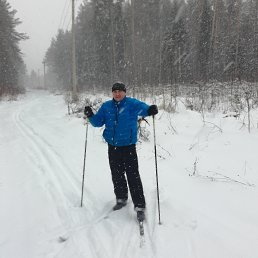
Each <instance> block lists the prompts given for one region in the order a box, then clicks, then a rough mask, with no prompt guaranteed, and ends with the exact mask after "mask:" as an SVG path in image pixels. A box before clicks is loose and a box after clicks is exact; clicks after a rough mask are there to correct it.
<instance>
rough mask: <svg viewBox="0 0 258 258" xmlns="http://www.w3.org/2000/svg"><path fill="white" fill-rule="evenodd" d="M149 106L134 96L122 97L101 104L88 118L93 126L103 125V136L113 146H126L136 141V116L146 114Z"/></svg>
mask: <svg viewBox="0 0 258 258" xmlns="http://www.w3.org/2000/svg"><path fill="white" fill-rule="evenodd" d="M148 109H149V106H148V105H147V104H145V103H144V102H141V101H139V100H137V99H134V98H129V97H124V98H123V99H122V100H121V101H120V102H117V101H115V100H114V99H112V100H109V101H106V102H104V103H103V104H102V106H101V107H100V109H99V110H98V112H97V113H96V114H95V115H94V116H92V117H90V118H89V120H90V123H91V124H92V125H93V126H95V127H101V126H103V125H105V130H104V132H103V137H104V139H105V140H106V142H107V143H109V144H111V145H113V146H128V145H131V144H135V143H136V142H137V120H138V116H148Z"/></svg>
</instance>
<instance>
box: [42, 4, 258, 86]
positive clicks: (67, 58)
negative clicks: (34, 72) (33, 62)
mask: <svg viewBox="0 0 258 258" xmlns="http://www.w3.org/2000/svg"><path fill="white" fill-rule="evenodd" d="M75 28H76V31H75V33H76V63H77V76H78V87H79V89H81V90H84V89H90V88H92V87H96V88H101V89H106V88H108V89H109V88H110V85H111V84H112V82H113V81H115V80H121V81H124V82H126V83H127V84H128V85H130V86H131V87H132V88H137V87H139V88H142V87H144V86H145V85H148V86H153V87H156V86H158V85H172V84H178V83H180V84H182V83H183V84H185V83H196V82H197V83H200V82H202V83H207V82H211V81H219V82H229V81H235V80H238V81H241V80H245V81H248V82H257V81H258V69H257V67H258V0H245V1H244V0H141V1H137V0H130V1H126V0H116V1H114V0H94V1H86V0H85V1H84V3H83V4H81V6H80V9H79V12H78V15H77V17H76V25H75ZM71 41H72V40H71V31H70V30H67V31H63V30H59V31H58V33H57V35H56V37H55V38H53V40H52V42H51V45H50V47H49V49H48V50H47V53H46V57H45V58H46V59H45V60H46V64H47V66H48V71H49V76H51V78H52V79H55V82H59V84H60V87H62V88H64V89H69V88H70V87H71Z"/></svg>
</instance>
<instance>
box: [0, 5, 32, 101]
mask: <svg viewBox="0 0 258 258" xmlns="http://www.w3.org/2000/svg"><path fill="white" fill-rule="evenodd" d="M15 15H16V10H12V9H11V6H10V4H9V3H8V2H7V1H6V0H0V97H1V96H3V95H6V94H8V95H15V94H18V93H21V92H23V91H24V84H23V82H22V80H23V77H24V75H25V73H26V67H25V64H24V62H23V59H22V53H21V50H20V48H19V42H20V41H21V40H25V39H27V36H26V35H25V34H24V33H19V32H17V31H16V26H17V25H18V24H20V21H19V19H18V18H15Z"/></svg>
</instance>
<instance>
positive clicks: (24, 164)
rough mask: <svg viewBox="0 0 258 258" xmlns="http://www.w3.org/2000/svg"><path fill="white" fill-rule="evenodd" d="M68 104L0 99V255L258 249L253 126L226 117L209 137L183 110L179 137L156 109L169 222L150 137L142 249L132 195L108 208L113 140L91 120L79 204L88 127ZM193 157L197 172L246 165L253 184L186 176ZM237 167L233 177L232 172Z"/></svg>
mask: <svg viewBox="0 0 258 258" xmlns="http://www.w3.org/2000/svg"><path fill="white" fill-rule="evenodd" d="M66 110H67V108H66V106H65V104H64V101H63V97H62V96H53V95H49V94H48V93H46V92H37V94H36V93H35V92H30V93H28V94H27V96H24V97H22V98H21V99H20V100H19V101H16V102H0V121H1V125H0V209H1V212H0V258H54V257H56V258H71V257H73V258H84V257H87V258H89V257H90V258H140V257H148V258H152V257H153V258H168V257H169V258H170V257H171V258H207V257H209V258H229V257H230V258H231V257H232V258H257V257H258V247H257V243H258V208H257V198H258V190H257V187H256V185H257V183H258V174H257V167H258V162H257V158H256V156H257V153H258V144H257V143H256V142H257V139H258V137H257V132H256V133H253V134H251V135H250V134H246V133H243V132H238V131H236V132H234V133H233V134H232V132H231V131H230V132H228V131H227V130H228V128H231V129H232V123H231V124H227V123H226V122H225V124H223V125H221V127H223V134H221V133H215V134H212V137H211V136H210V131H211V130H210V128H207V127H206V128H204V129H203V128H202V124H201V120H200V121H199V120H198V119H199V117H198V114H196V113H193V112H192V113H191V112H189V113H187V112H183V114H181V115H180V114H178V115H177V116H175V117H174V118H173V119H174V120H173V122H174V123H175V125H176V126H177V131H178V132H179V133H178V134H177V135H175V134H172V133H171V131H169V129H168V128H169V124H170V121H168V119H166V117H165V115H164V114H163V115H162V116H160V118H159V120H158V123H157V127H158V128H157V129H158V130H157V132H158V144H159V147H158V151H159V171H160V186H161V189H160V190H161V216H162V222H163V224H162V225H158V221H157V204H156V189H155V170H154V160H153V143H152V141H150V142H145V143H142V144H140V145H139V146H138V154H139V162H140V168H141V174H142V179H143V184H144V189H145V195H146V200H147V221H146V223H145V244H144V246H143V247H140V246H139V245H140V237H139V230H138V226H137V223H136V220H135V212H134V211H133V205H132V203H131V202H130V203H129V205H127V207H125V208H124V209H122V210H121V211H117V212H112V213H109V211H110V209H111V207H112V205H113V204H114V196H113V192H112V183H111V177H110V172H109V167H108V160H107V146H106V144H105V143H104V142H103V140H102V138H101V130H100V129H94V128H92V127H91V126H90V127H89V139H88V152H87V159H86V175H85V176H86V177H85V193H84V206H83V207H82V208H81V207H80V197H81V180H82V166H83V154H84V140H85V126H84V125H83V121H82V119H80V118H76V117H69V116H68V115H67V114H66ZM232 121H233V120H232ZM235 123H236V122H235ZM150 130H151V128H150ZM207 131H208V132H207ZM240 136H241V137H242V138H241V139H239V138H240ZM208 138H209V139H208ZM236 139H239V140H236ZM255 141H256V142H255ZM237 146H241V148H242V149H245V150H247V151H246V153H243V151H242V150H239V148H237ZM190 147H191V148H190ZM241 148H240V149H241ZM189 149H191V150H189ZM218 150H219V151H218ZM214 153H215V154H214ZM229 153H230V155H229ZM255 153H256V154H255ZM196 157H198V158H199V159H198V160H199V164H200V165H199V167H198V168H199V169H200V170H201V171H214V170H218V169H219V171H220V172H221V171H222V173H226V172H227V171H229V169H228V168H229V167H230V166H231V167H232V166H234V164H236V166H237V167H243V164H247V165H246V166H245V169H241V170H240V171H238V174H239V175H240V176H241V180H242V181H241V182H247V181H248V182H251V183H252V185H253V186H248V185H241V184H239V183H232V182H223V181H219V180H218V181H215V182H212V181H210V180H206V179H205V177H203V178H202V177H189V172H187V171H189V170H191V169H192V168H193V163H194V161H195V160H196ZM225 157H226V158H225ZM234 157H237V159H235V158H234ZM233 160H234V162H233ZM218 164H220V166H218ZM231 171H235V168H232V169H231ZM232 173H233V172H231V174H227V176H230V177H234V178H236V177H237V175H235V174H232ZM240 176H239V177H238V179H239V180H240ZM62 240H64V241H62Z"/></svg>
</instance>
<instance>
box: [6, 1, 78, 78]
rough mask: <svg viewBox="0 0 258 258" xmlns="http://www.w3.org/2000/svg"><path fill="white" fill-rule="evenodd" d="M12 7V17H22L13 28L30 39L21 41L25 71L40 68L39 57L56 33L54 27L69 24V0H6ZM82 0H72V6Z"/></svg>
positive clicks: (41, 65)
mask: <svg viewBox="0 0 258 258" xmlns="http://www.w3.org/2000/svg"><path fill="white" fill-rule="evenodd" d="M7 2H9V3H10V5H11V6H12V9H16V10H17V13H16V16H15V17H16V18H19V19H20V20H21V21H22V24H21V25H19V26H18V27H17V31H19V32H24V33H26V34H27V35H28V36H29V37H30V39H28V40H26V41H23V42H21V44H20V47H21V49H22V52H23V53H24V61H25V63H26V66H27V69H28V72H29V73H30V71H31V70H32V69H34V70H35V71H36V72H38V71H40V73H42V71H43V64H42V61H43V58H44V56H45V52H46V50H47V49H48V47H49V46H50V43H51V39H52V38H53V37H55V36H56V34H57V31H58V28H62V29H67V28H70V27H71V0H7ZM81 3H82V0H76V7H77V9H78V6H79V5H80V4H81Z"/></svg>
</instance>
